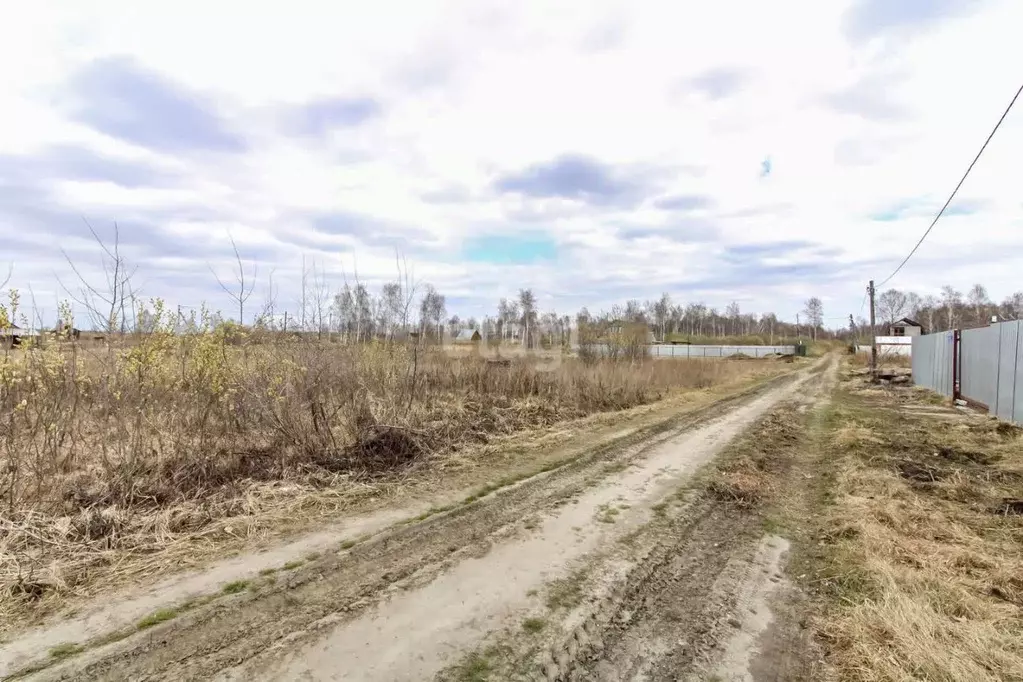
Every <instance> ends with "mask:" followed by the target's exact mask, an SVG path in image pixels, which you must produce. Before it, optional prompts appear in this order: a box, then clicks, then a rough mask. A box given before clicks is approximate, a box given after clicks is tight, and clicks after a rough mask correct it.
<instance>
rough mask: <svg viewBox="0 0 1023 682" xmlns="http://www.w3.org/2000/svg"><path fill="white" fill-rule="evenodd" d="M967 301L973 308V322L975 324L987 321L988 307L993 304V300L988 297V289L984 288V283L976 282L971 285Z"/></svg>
mask: <svg viewBox="0 0 1023 682" xmlns="http://www.w3.org/2000/svg"><path fill="white" fill-rule="evenodd" d="M966 301H967V303H969V304H970V307H971V308H973V322H974V323H975V324H983V323H984V322H986V321H987V308H988V306H990V305H991V300H990V299H989V298H988V295H987V289H985V288H984V285H983V284H974V285H973V286H972V287H970V291H969V293H968V294H966Z"/></svg>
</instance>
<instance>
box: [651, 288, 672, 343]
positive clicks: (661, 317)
mask: <svg viewBox="0 0 1023 682" xmlns="http://www.w3.org/2000/svg"><path fill="white" fill-rule="evenodd" d="M653 312H654V320H655V321H656V323H657V329H658V331H659V332H660V336H659V337H658V338H659V339H660V340H661V341H662V342H663V341H664V327H665V325H666V324H667V322H668V316H669V314H670V313H671V296H670V295H669V294H668V292H664V293H662V294H661V298H660V299H658V300H657V302H656V303H655V304H654V310H653Z"/></svg>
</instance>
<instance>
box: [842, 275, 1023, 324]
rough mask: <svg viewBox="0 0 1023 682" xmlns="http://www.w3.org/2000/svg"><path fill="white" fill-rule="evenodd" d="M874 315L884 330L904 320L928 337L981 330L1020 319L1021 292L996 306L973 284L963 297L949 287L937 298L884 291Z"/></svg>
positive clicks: (1021, 310) (1022, 296) (984, 288)
mask: <svg viewBox="0 0 1023 682" xmlns="http://www.w3.org/2000/svg"><path fill="white" fill-rule="evenodd" d="M875 314H876V318H877V321H878V322H879V323H880V324H881V325H883V326H884V327H889V326H891V325H892V324H893V323H894V322H896V321H898V320H900V319H902V318H903V317H908V318H910V319H912V320H914V321H915V322H918V323H920V324H921V325H923V327H924V330H925V331H927V332H928V333H930V332H937V331H947V330H949V329H957V328H958V329H961V328H971V327H982V326H986V325H988V324H990V323H991V321H992V320H993V319H995V320H999V321H1002V320H1019V319H1023V291H1017V292H1016V293H1014V294H1010V295H1009V296H1006V297H1005V299H1004V300H1003V301H1002V302H1001V303H996V302H994V301H993V300H991V297H990V296H988V292H987V288H986V287H984V285H983V284H974V285H973V286H972V287H970V289H969V291H967V292H966V294H965V295H964V294H963V292H961V291H959V290H957V289H956V288H955V287H953V286H951V285H949V284H946V285H945V286H943V287H942V288H941V292H940V293H939V294H938V295H933V294H928V295H924V296H920V295H919V294H917V293H915V292H912V291H901V290H899V289H887V290H885V291H882V292H881V293H880V294H879V295H878V296H877V299H876V304H875ZM866 324H867V322H866V320H861V326H866Z"/></svg>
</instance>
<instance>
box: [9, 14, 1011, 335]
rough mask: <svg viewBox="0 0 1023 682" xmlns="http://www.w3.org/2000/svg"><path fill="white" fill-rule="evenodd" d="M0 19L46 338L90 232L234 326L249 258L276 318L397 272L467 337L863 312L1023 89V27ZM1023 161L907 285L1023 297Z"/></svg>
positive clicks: (957, 208)
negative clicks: (663, 302)
mask: <svg viewBox="0 0 1023 682" xmlns="http://www.w3.org/2000/svg"><path fill="white" fill-rule="evenodd" d="M0 6H2V10H3V16H4V17H5V20H4V21H3V22H2V23H0V115H2V117H3V121H4V125H3V126H0V270H2V271H0V280H2V279H3V278H4V272H5V271H6V269H7V266H6V263H13V266H14V277H13V283H14V284H15V285H17V286H19V287H21V288H23V289H27V288H28V287H29V286H31V288H32V291H33V292H34V294H35V298H36V302H37V306H38V307H39V308H41V309H42V310H43V311H45V313H44V314H47V315H48V316H50V317H52V315H53V313H54V312H55V309H56V299H57V298H58V297H59V296H62V295H63V294H62V291H61V284H59V283H58V282H63V285H64V286H67V287H69V288H74V285H75V279H74V275H73V274H72V273H71V271H70V268H69V266H68V264H67V262H66V261H65V257H64V255H63V254H62V251H63V252H66V254H67V256H68V257H69V258H70V259H72V260H73V261H74V262H75V263H76V264H77V265H78V268H79V270H80V272H81V273H82V275H83V276H84V277H86V279H89V280H90V281H93V282H96V281H101V278H102V271H101V270H99V269H98V268H99V264H100V255H99V250H98V248H97V247H96V245H95V243H94V242H93V241H92V238H91V236H90V234H89V230H88V228H87V226H86V224H85V221H86V220H87V221H88V222H89V223H90V224H91V225H92V226H93V227H94V228H95V229H96V230H97V232H99V233H100V234H101V235H103V236H105V237H106V238H108V239H109V238H110V236H111V235H112V231H113V224H114V222H115V221H116V223H117V224H118V226H119V231H120V240H121V248H122V252H123V253H124V254H125V256H126V258H127V259H128V260H129V261H130V262H131V263H132V264H133V266H137V267H138V271H137V273H136V285H137V286H140V287H141V290H142V291H143V292H144V293H145V294H146V295H148V296H160V297H163V298H165V299H166V300H167V301H168V302H170V303H171V304H172V305H176V304H182V305H198V304H199V303H200V302H202V301H208V302H210V303H211V304H212V305H213V306H214V307H218V308H223V309H225V311H226V310H229V309H230V308H231V303H230V301H229V299H228V298H227V297H226V296H225V295H224V293H223V292H221V291H220V290H219V289H218V286H217V282H216V279H215V278H214V276H213V275H212V274H211V272H210V270H211V268H212V269H214V270H216V271H217V272H218V273H219V274H220V275H221V276H222V277H224V278H230V277H231V274H230V273H231V266H232V262H233V261H232V258H233V256H232V251H231V245H230V237H229V235H231V236H233V237H234V239H235V241H236V242H237V245H238V247H239V250H240V252H241V254H242V256H243V258H244V259H245V261H246V263H247V264H252V265H254V266H255V267H256V268H257V271H258V274H259V277H260V284H259V285H258V286H257V288H256V292H255V294H254V300H253V307H255V304H256V300H255V299H257V298H260V297H261V296H262V295H263V294H264V292H265V290H266V289H267V286H266V281H267V280H268V276H269V274H270V273H271V272H273V277H274V282H275V286H276V287H277V289H278V293H277V297H278V305H279V306H291V307H297V303H296V302H297V300H298V297H299V289H300V281H301V270H302V263H303V257H304V258H305V262H306V264H307V265H311V264H312V263H313V262H316V263H318V264H319V266H320V267H322V268H323V270H324V271H326V272H327V273H329V276H330V278H331V280H330V281H331V283H332V285H337V284H339V283H340V282H341V278H342V275H347V277H348V278H349V279H353V278H354V276H355V274H356V273H357V274H358V277H359V278H360V280H361V281H363V282H366V283H369V284H370V285H371V286H373V287H374V288H375V287H378V286H379V285H380V283H382V282H383V281H384V280H385V279H388V278H391V277H393V276H394V272H395V265H394V263H395V250H396V249H397V250H398V251H400V252H401V253H402V254H404V256H405V257H406V258H407V260H408V262H409V263H410V264H411V265H414V272H415V276H416V278H417V279H420V280H422V281H428V282H431V283H433V284H434V285H435V286H436V287H437V288H438V289H439V290H440V291H441V292H442V293H444V294H445V295H446V296H447V299H448V309H449V312H457V313H460V314H461V315H462V316H463V317H464V316H467V315H481V314H484V313H487V312H491V311H493V309H494V308H495V306H496V302H497V300H498V299H499V298H500V297H501V296H509V295H514V293H515V292H516V291H517V289H518V288H519V287H532V288H533V289H534V290H535V291H536V293H537V294H538V298H539V301H540V305H541V307H542V308H543V309H544V310H545V311H546V310H550V309H552V308H553V309H556V310H558V311H559V312H562V313H569V312H573V311H575V310H577V309H578V308H579V307H580V306H582V305H587V306H589V307H590V308H591V310H592V309H600V308H601V307H605V306H609V305H610V304H612V303H614V302H620V301H624V300H626V299H629V298H641V299H643V298H654V297H656V296H658V295H659V293H660V292H662V291H667V292H670V293H671V294H672V296H673V297H674V298H675V299H676V300H681V301H696V300H699V301H705V302H707V303H708V304H710V305H716V306H720V307H724V305H725V304H727V303H728V302H729V301H731V300H737V301H738V302H739V304H740V306H741V308H742V309H743V310H744V311H751V312H752V311H757V312H761V311H768V310H774V311H776V312H777V313H779V314H780V315H782V316H783V317H787V318H792V317H794V315H795V313H796V312H797V311H798V310H800V309H801V308H802V301H803V300H805V299H806V298H807V297H808V296H813V295H816V296H820V297H821V298H822V299H823V300H824V307H825V314H826V316H828V317H829V318H831V317H838V316H845V315H848V314H849V313H854V314H857V315H858V314H859V311H860V305H861V301H862V293H863V290H864V285H865V283H866V281H867V280H868V279H870V278H872V277H873V278H876V279H878V280H881V279H884V278H885V277H886V276H887V275H888V274H889V273H890V272H891V271H892V269H894V267H895V266H896V265H897V264H898V262H899V261H900V260H901V258H902V257H903V256H904V255H905V254H906V253H907V252H908V251H909V249H910V248H911V247H912V245H913V244H914V243H915V242H916V240H917V239H918V238H919V237H920V235H921V234H922V233H923V231H924V230H925V229H926V227H927V225H928V223H929V222H930V220H931V218H932V217H933V215H934V214H935V212H936V211H937V209H938V208H939V207H940V205H941V204H942V202H943V201H944V200H945V198H946V197H947V195H948V193H949V192H950V191H951V189H952V188H953V187H954V186H955V183H956V182H957V181H958V179H959V177H960V175H961V174H962V172H963V171H964V170H965V168H966V166H967V164H968V163H969V161H970V160H971V159H972V157H973V155H974V154H975V153H976V151H977V149H978V148H979V147H980V144H981V143H982V142H983V140H984V138H985V137H986V135H987V134H988V132H989V131H990V129H991V127H992V126H993V125H994V123H995V121H996V120H997V118H998V116H999V115H1000V114H1001V112H1002V110H1003V109H1004V108H1005V106H1006V105H1007V104H1008V101H1009V99H1010V98H1011V96H1012V94H1013V93H1014V92H1015V90H1016V88H1017V87H1019V83H1020V79H1021V78H1023V73H1021V70H1020V65H1021V64H1023V41H1020V40H1019V34H1018V29H1019V26H1021V25H1023V3H1020V2H1018V1H1016V0H977V1H972V0H931V1H925V0H913V1H909V0H906V1H905V2H892V1H890V0H853V1H852V2H840V1H837V0H836V1H833V2H832V1H827V2H822V1H820V0H807V1H806V2H794V1H793V2H786V1H780V2H770V3H768V2H761V1H755V0H750V1H748V2H737V1H727V0H723V1H722V2H700V3H696V2H667V1H664V2H645V1H643V0H632V1H629V2H606V1H603V0H601V1H595V0H585V1H580V2H559V3H548V2H517V3H509V2H489V1H486V0H474V1H472V2H468V1H467V2H432V1H427V0H417V1H416V2H411V1H410V0H405V1H402V2H399V1H391V0H377V1H376V2H371V3H370V2H357V3H356V2H313V1H307V0H289V2H286V3H285V2H262V3H259V2H256V3H253V2H246V3H242V2H233V1H228V0H204V1H203V2H191V1H190V0H174V1H173V2H162V1H158V0H148V1H147V2H103V1H100V0H90V1H89V2H79V3H72V2H66V1H61V2H44V1H42V0H35V1H34V2H30V3H29V2H14V1H13V0H2V1H0ZM1021 151H1023V105H1021V106H1020V107H1019V108H1017V109H1016V110H1014V111H1013V112H1012V114H1010V116H1009V118H1008V119H1007V120H1006V122H1005V124H1004V125H1003V126H1002V129H1001V130H1000V131H999V133H998V135H997V136H996V137H995V139H994V141H993V142H992V144H991V146H990V147H989V149H988V151H987V152H986V154H985V156H984V157H983V158H982V160H981V162H980V163H979V164H978V166H977V167H976V168H975V170H974V172H973V174H972V175H971V176H970V179H969V180H968V181H967V184H966V185H965V186H964V188H963V190H962V191H961V195H960V198H959V199H958V200H957V201H956V202H955V203H954V204H953V206H952V207H951V209H950V210H949V212H948V213H947V214H946V216H945V217H944V218H943V219H942V220H941V221H940V222H939V223H938V226H937V227H936V228H935V229H934V231H933V232H932V234H931V236H930V237H929V238H928V240H927V241H926V242H925V243H924V245H923V246H922V247H921V249H920V251H919V252H918V253H917V255H916V256H915V257H914V259H913V260H911V261H910V264H909V265H908V266H907V267H906V268H905V269H904V270H903V271H902V272H901V273H899V275H898V277H896V279H895V280H893V282H892V284H893V285H894V286H898V287H900V288H910V289H915V290H917V291H919V292H921V293H927V292H931V291H933V292H936V291H937V290H938V289H939V288H940V286H941V285H942V284H946V283H951V284H953V285H955V286H957V287H959V288H961V289H965V288H967V287H968V286H969V285H970V284H972V283H973V282H975V281H981V282H983V283H985V284H986V285H987V286H988V288H989V290H990V293H991V294H992V296H993V297H995V298H998V299H1001V298H1002V297H1003V296H1005V295H1006V294H1008V293H1011V292H1012V291H1014V290H1018V289H1023V281H1020V278H1019V272H1020V265H1021V264H1023V230H1021V224H1023V195H1021V193H1020V191H1019V180H1020V178H1021V177H1023V154H1021V153H1020V152H1021ZM832 324H834V325H841V324H842V323H841V320H835V321H833V322H832Z"/></svg>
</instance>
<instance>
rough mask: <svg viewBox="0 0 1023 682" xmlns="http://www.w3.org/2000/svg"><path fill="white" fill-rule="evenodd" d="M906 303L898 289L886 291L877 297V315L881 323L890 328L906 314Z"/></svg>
mask: <svg viewBox="0 0 1023 682" xmlns="http://www.w3.org/2000/svg"><path fill="white" fill-rule="evenodd" d="M908 303H909V300H908V297H907V296H906V294H904V293H902V292H901V291H899V290H898V289H888V290H886V291H884V292H882V293H881V295H880V296H878V297H877V314H878V315H879V316H880V318H881V321H882V322H884V323H885V324H886V325H887V326H888V327H891V326H892V325H893V324H895V321H896V320H898V319H899V318H901V317H902V316H903V315H905V314H906V307H907V305H908Z"/></svg>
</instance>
